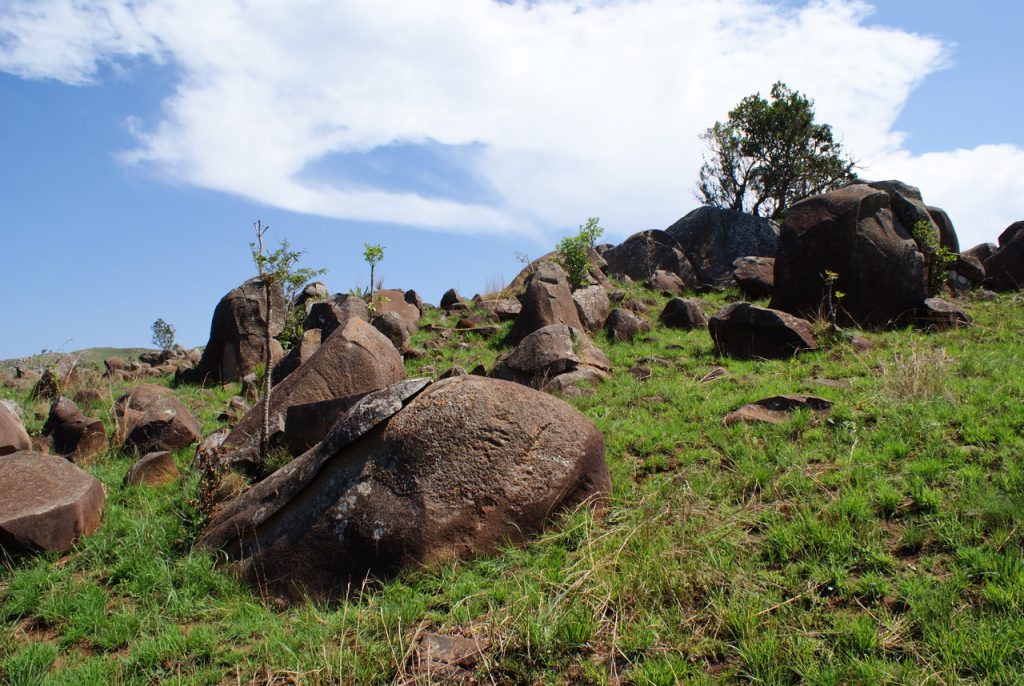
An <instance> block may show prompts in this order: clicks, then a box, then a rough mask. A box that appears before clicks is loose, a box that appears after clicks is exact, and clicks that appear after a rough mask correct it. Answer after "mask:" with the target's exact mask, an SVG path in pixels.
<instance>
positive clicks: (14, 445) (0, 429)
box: [0, 403, 32, 455]
mask: <svg viewBox="0 0 1024 686" xmlns="http://www.w3.org/2000/svg"><path fill="white" fill-rule="evenodd" d="M31 447H32V441H31V440H30V439H29V437H28V432H26V431H25V425H24V424H22V423H21V420H20V419H19V418H18V415H16V414H15V413H14V412H11V410H10V409H9V408H8V407H7V406H6V405H4V404H3V403H0V455H8V454H10V453H15V452H18V451H19V450H28V449H29V448H31Z"/></svg>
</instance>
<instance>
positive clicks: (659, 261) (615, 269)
mask: <svg viewBox="0 0 1024 686" xmlns="http://www.w3.org/2000/svg"><path fill="white" fill-rule="evenodd" d="M602 257H604V259H605V261H606V262H607V263H608V273H609V274H611V275H614V276H628V277H629V278H631V279H633V280H634V281H645V280H647V279H649V278H651V276H653V275H654V273H655V272H656V271H658V270H659V269H663V270H665V271H667V272H672V273H673V274H676V275H678V276H679V278H681V279H682V280H683V283H685V284H686V286H687V287H689V288H692V287H693V286H696V285H697V277H696V274H695V273H694V270H693V266H692V265H691V264H690V261H689V260H688V259H687V258H686V255H684V254H683V252H682V250H680V248H679V244H678V243H676V241H675V239H674V238H672V236H671V235H670V234H668V233H666V232H665V231H657V230H653V231H641V232H640V233H636V234H633V235H632V236H630V237H629V238H627V239H626V240H625V241H623V242H622V244H621V245H617V246H615V247H614V248H611V249H610V250H607V251H605V253H604V254H603V255H602Z"/></svg>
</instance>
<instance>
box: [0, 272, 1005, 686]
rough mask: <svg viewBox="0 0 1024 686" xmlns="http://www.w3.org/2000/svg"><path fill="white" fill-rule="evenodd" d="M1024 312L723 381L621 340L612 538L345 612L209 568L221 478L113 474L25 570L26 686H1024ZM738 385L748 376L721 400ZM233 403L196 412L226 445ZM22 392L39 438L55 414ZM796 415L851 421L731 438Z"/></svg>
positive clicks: (571, 517) (359, 599) (672, 355)
mask: <svg viewBox="0 0 1024 686" xmlns="http://www.w3.org/2000/svg"><path fill="white" fill-rule="evenodd" d="M728 296H734V294H726V295H713V296H709V297H708V301H709V303H710V305H711V307H712V308H713V307H717V306H718V305H720V304H723V303H725V302H726V301H727V300H728ZM630 297H637V298H652V299H653V300H654V304H653V305H652V306H651V311H650V315H649V317H650V318H651V319H654V318H655V317H656V315H657V313H658V312H659V311H660V307H661V305H662V304H663V302H664V298H661V297H660V296H652V295H651V294H647V293H642V292H639V291H636V292H631V296H630ZM1022 305H1024V302H1022V299H1021V297H1020V296H1019V295H1005V296H1002V297H1000V299H999V301H997V302H993V303H982V302H977V303H970V304H969V310H970V312H971V314H972V316H973V317H974V318H975V321H976V326H974V327H973V328H971V329H968V330H960V331H950V332H946V333H940V334H932V335H923V334H919V333H915V332H913V331H910V330H901V331H894V332H888V333H878V334H868V335H869V337H870V338H871V339H872V340H873V341H874V344H875V345H874V348H873V349H872V350H871V351H869V352H867V353H857V352H855V351H854V350H853V349H852V348H851V347H850V346H849V345H848V344H846V343H843V342H838V343H837V344H835V345H834V346H833V347H831V348H828V349H823V350H819V351H817V352H813V353H808V354H804V355H801V356H799V357H797V358H794V359H792V360H788V361H738V360H732V359H727V358H719V357H717V356H716V355H715V354H714V352H713V350H712V346H711V341H710V339H709V337H708V334H707V332H706V331H692V332H682V331H674V330H669V329H664V328H661V327H658V326H655V327H654V328H653V330H652V331H651V333H650V335H649V337H647V338H645V339H643V340H638V341H636V342H634V343H631V344H622V343H619V344H614V345H612V344H609V343H608V342H607V341H606V340H605V339H604V338H603V336H601V335H598V336H597V337H596V341H597V343H598V345H599V346H600V347H602V349H604V350H605V352H606V353H607V354H608V355H609V356H610V357H611V359H612V360H613V362H614V363H615V372H614V374H613V376H612V378H611V379H610V380H608V381H607V382H605V383H603V384H601V385H599V386H597V387H595V388H594V392H593V393H592V394H590V395H584V396H582V397H579V398H574V399H572V400H570V402H572V403H573V404H574V405H575V406H576V407H577V408H579V409H580V410H581V411H582V412H583V413H585V414H586V415H587V416H588V417H590V418H591V419H592V420H593V421H594V422H595V424H596V425H597V426H598V427H599V428H600V430H601V431H602V433H603V435H604V437H605V442H606V447H607V453H608V461H609V467H610V469H611V472H612V480H613V498H612V502H611V505H610V507H609V508H608V509H607V511H606V512H605V513H604V515H603V516H602V517H594V516H593V515H592V514H591V513H589V512H588V511H585V510H584V511H576V512H571V513H567V514H566V515H565V516H563V517H562V518H560V519H559V521H558V522H557V523H556V524H555V525H554V526H552V527H551V528H550V529H549V530H548V531H547V532H546V533H544V534H543V535H542V536H540V537H539V538H538V539H537V540H535V541H534V542H532V543H530V544H529V545H526V546H522V547H512V548H507V549H503V550H500V551H497V552H496V553H495V554H494V555H491V556H487V557H480V558H477V559H473V560H468V561H462V562H453V563H451V564H447V565H443V566H438V567H432V568H427V569H417V570H409V571H407V572H405V573H403V574H402V575H400V576H399V577H397V578H395V579H392V580H390V581H388V582H386V583H370V584H367V585H366V586H364V587H361V588H354V589H352V591H351V593H350V594H349V596H348V598H347V599H345V600H342V601H337V602H333V603H329V604H325V603H316V602H307V603H305V604H301V605H299V606H295V607H285V606H282V605H279V604H277V603H275V602H274V601H272V600H264V599H262V598H260V597H259V596H257V595H255V594H254V593H253V592H252V591H251V590H250V589H249V588H247V587H245V586H243V585H241V584H239V583H238V582H236V581H235V580H234V579H233V578H232V577H231V576H230V574H229V572H228V570H225V569H223V568H220V567H218V566H216V565H215V564H214V561H213V559H212V558H211V557H210V556H209V555H208V554H206V553H204V552H202V551H200V550H198V549H193V548H192V543H193V541H194V540H195V537H196V535H197V533H198V531H197V520H196V515H195V512H194V511H193V510H192V508H191V507H190V505H189V500H190V498H192V497H194V495H195V490H196V478H197V477H196V476H195V475H194V474H189V475H187V476H186V477H185V479H184V480H183V481H182V482H181V483H179V484H172V485H169V486H166V487H163V488H160V489H149V488H142V487H131V488H123V487H122V486H121V485H120V483H121V478H122V477H123V475H124V472H125V471H126V470H127V468H128V466H129V465H130V464H131V461H132V458H131V456H124V455H120V454H118V453H116V452H115V451H110V452H108V453H106V454H104V455H102V456H100V457H99V458H97V459H95V460H94V461H93V462H92V463H91V465H90V466H89V469H90V470H91V471H92V472H93V473H94V474H96V476H98V477H99V478H100V479H102V480H103V481H104V483H105V484H106V486H107V489H108V501H107V507H106V510H105V514H104V520H103V524H102V526H101V528H100V530H99V531H98V532H97V533H96V534H95V535H94V536H91V537H89V538H86V539H83V540H82V541H80V542H79V544H78V546H77V547H76V548H75V549H74V550H73V551H72V552H70V553H69V554H67V555H63V556H61V555H47V556H41V557H37V558H31V559H20V560H17V561H13V562H11V563H10V564H8V565H7V566H6V567H3V568H2V570H0V683H4V682H5V681H6V682H9V683H13V684H22V683H45V684H94V683H95V684H109V683H118V684H150V683H157V682H160V683H164V682H167V683H181V684H222V683H223V684H227V683H232V684H233V683H271V682H273V683H302V684H333V683H346V684H347V683H358V684H379V683H405V682H406V680H407V679H408V677H409V675H408V674H407V668H406V665H407V659H406V656H407V655H408V652H409V650H410V648H411V645H412V642H413V640H414V638H415V636H416V635H417V632H419V631H423V630H432V631H446V632H458V633H463V634H476V635H480V636H484V637H486V638H488V639H489V641H490V646H491V647H490V650H489V651H488V655H487V658H486V659H485V660H484V661H483V662H482V663H481V664H480V665H479V667H478V670H479V677H480V680H481V682H482V683H507V684H521V683H526V684H531V683H538V684H565V683H572V684H591V683H592V684H607V683H615V680H616V679H621V683H628V684H675V683H693V684H712V683H737V682H739V683H752V684H802V683H808V684H954V683H983V684H1013V683H1018V682H1019V681H1020V674H1022V673H1024V528H1022V524H1024V403H1022V402H1021V398H1024V359H1022V358H1024V344H1022V343H1021V341H1022V340H1024V339H1022V334H1024V307H1022ZM425 323H427V324H430V323H433V324H438V323H439V319H438V315H437V314H436V313H432V314H430V315H429V316H428V317H427V319H426V321H425ZM507 329H508V325H507V324H505V325H503V331H507ZM431 335H432V334H430V333H428V332H426V331H422V332H421V333H420V334H418V335H417V337H416V338H415V339H414V345H415V346H417V347H423V346H424V344H425V342H426V341H427V340H428V339H429V338H430V337H431ZM459 336H460V334H457V335H456V336H455V337H454V338H452V339H451V340H450V341H446V342H445V344H444V345H443V346H442V347H441V348H439V349H438V350H436V351H430V352H429V354H428V356H427V357H426V358H423V359H419V360H416V361H410V362H409V363H408V371H409V373H410V374H420V373H426V374H427V375H436V374H440V373H441V372H443V371H445V370H446V369H447V368H448V367H450V366H452V365H454V364H460V365H462V366H464V367H466V368H467V369H470V368H472V367H473V366H475V365H477V364H483V365H484V366H485V367H488V368H490V366H491V365H493V362H494V360H495V359H496V357H497V356H498V355H499V354H500V353H501V351H502V350H503V348H502V347H501V345H500V344H499V343H497V342H494V341H489V340H482V339H478V338H460V337H459ZM462 336H465V335H462ZM469 336H474V335H473V334H469ZM461 342H464V343H467V344H468V345H466V346H460V345H459V343H461ZM640 358H654V359H655V361H648V362H647V364H648V366H649V367H650V368H651V370H652V375H651V377H650V378H649V379H647V380H645V381H639V380H637V379H635V378H634V377H633V376H632V375H630V374H629V373H628V371H627V370H628V369H629V368H630V367H631V366H633V365H634V364H636V362H637V361H638V360H639V359H640ZM715 366H722V367H724V368H725V369H726V371H727V374H726V375H725V376H724V377H723V378H720V379H718V380H715V381H712V382H708V383H700V381H699V380H700V379H701V377H703V376H704V374H706V373H707V372H708V371H709V370H710V369H712V368H713V367H715ZM816 378H830V379H841V380H846V381H847V382H848V383H847V384H846V385H845V386H842V387H832V386H824V385H820V384H817V383H815V382H814V381H813V380H814V379H816ZM119 390H120V389H119V388H112V389H111V390H110V393H111V395H113V396H114V397H116V395H115V394H116V393H117V392H118V391H119ZM234 392H237V389H236V388H232V387H228V388H219V387H218V388H216V389H211V390H202V389H179V394H180V395H181V397H182V398H183V400H184V402H185V403H186V404H187V405H189V406H190V407H192V408H193V409H194V410H196V411H197V413H198V414H199V416H200V419H201V421H202V423H203V428H204V431H210V430H212V429H214V428H217V427H218V426H220V423H219V422H218V421H217V419H216V416H217V414H219V412H220V411H221V410H222V409H223V407H224V404H225V403H226V401H227V399H228V398H229V397H230V396H231V395H232V394H233V393H234ZM2 393H3V394H4V395H6V396H8V397H16V398H17V399H18V400H19V402H21V403H22V404H23V407H25V408H26V409H27V411H28V412H27V414H28V415H29V425H30V426H29V428H30V429H38V427H39V426H40V425H41V419H39V418H38V417H36V415H35V413H38V412H39V411H40V406H39V404H32V403H28V402H27V401H26V399H25V397H24V394H17V393H14V392H11V391H2ZM778 393H814V394H816V395H821V396H823V397H826V398H829V399H830V400H833V401H834V402H835V408H834V410H833V412H832V414H831V415H830V416H829V417H828V418H826V419H820V418H817V417H815V416H814V415H813V414H811V413H798V414H797V415H796V416H794V417H793V419H792V420H790V421H789V422H787V423H786V424H783V425H778V426H769V425H756V426H748V425H734V426H729V427H725V426H723V425H722V424H721V418H722V416H723V415H725V414H726V413H727V412H729V411H731V410H733V409H736V408H737V407H739V406H740V405H742V404H744V403H746V402H750V401H753V400H757V399H759V398H763V397H766V396H769V395H773V394H778ZM42 409H43V410H45V405H42ZM94 409H95V411H96V412H97V413H100V414H101V416H104V418H105V419H106V416H105V415H102V413H103V412H104V408H103V407H102V406H100V407H97V408H94ZM190 459H191V452H190V451H188V450H186V451H182V452H181V453H180V454H178V455H177V460H178V464H179V466H180V467H181V468H183V469H184V468H186V467H187V465H188V463H189V461H190ZM288 679H291V680H292V681H290V682H289V681H287V680H288Z"/></svg>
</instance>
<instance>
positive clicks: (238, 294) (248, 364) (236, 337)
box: [183, 277, 286, 383]
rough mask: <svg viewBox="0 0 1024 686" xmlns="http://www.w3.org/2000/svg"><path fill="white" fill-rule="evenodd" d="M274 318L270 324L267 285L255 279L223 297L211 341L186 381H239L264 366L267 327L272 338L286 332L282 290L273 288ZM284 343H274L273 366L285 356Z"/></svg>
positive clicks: (271, 300) (212, 324)
mask: <svg viewBox="0 0 1024 686" xmlns="http://www.w3.org/2000/svg"><path fill="white" fill-rule="evenodd" d="M270 303H271V316H270V321H269V323H268V322H267V299H266V293H265V291H264V288H263V282H262V281H261V280H260V278H259V277H254V278H252V279H249V280H248V281H246V282H245V283H243V284H242V285H241V286H239V287H238V288H234V289H232V290H231V291H230V292H228V294H227V295H225V296H224V297H223V298H221V300H220V302H219V303H217V307H216V309H214V311H213V321H212V323H211V324H210V340H209V342H208V343H207V344H206V349H205V350H204V351H203V356H202V358H201V359H200V360H199V363H198V364H197V365H196V366H195V368H194V369H192V370H190V371H189V372H188V373H186V374H185V375H184V376H183V379H184V380H186V381H191V382H196V383H201V382H203V381H205V380H207V379H209V380H210V381H237V380H238V379H241V378H242V377H243V376H245V375H246V374H248V373H250V372H252V371H254V370H255V369H256V367H258V366H259V365H261V364H263V361H264V360H263V357H264V347H265V345H266V342H265V340H264V338H265V336H266V329H267V326H269V327H270V335H271V336H272V337H276V336H278V335H279V334H280V333H281V331H282V330H284V320H285V314H286V311H285V309H286V308H285V301H284V293H283V291H282V290H281V288H280V287H276V288H272V289H271V296H270ZM283 354H284V353H283V351H282V350H281V344H280V343H278V342H277V341H276V340H273V339H272V340H271V363H272V364H273V363H276V362H277V360H279V359H281V357H282V355H283Z"/></svg>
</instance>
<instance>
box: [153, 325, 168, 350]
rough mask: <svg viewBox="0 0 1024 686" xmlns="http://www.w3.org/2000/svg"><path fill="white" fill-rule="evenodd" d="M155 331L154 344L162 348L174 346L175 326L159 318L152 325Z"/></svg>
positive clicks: (166, 348)
mask: <svg viewBox="0 0 1024 686" xmlns="http://www.w3.org/2000/svg"><path fill="white" fill-rule="evenodd" d="M150 329H151V330H152V331H153V345H155V346H156V347H158V348H160V349H161V350H170V349H171V348H173V347H174V327H173V326H171V325H170V324H168V323H167V322H165V321H164V320H163V319H157V320H156V321H155V322H153V326H151V327H150Z"/></svg>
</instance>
